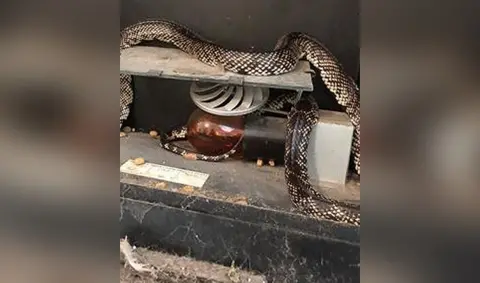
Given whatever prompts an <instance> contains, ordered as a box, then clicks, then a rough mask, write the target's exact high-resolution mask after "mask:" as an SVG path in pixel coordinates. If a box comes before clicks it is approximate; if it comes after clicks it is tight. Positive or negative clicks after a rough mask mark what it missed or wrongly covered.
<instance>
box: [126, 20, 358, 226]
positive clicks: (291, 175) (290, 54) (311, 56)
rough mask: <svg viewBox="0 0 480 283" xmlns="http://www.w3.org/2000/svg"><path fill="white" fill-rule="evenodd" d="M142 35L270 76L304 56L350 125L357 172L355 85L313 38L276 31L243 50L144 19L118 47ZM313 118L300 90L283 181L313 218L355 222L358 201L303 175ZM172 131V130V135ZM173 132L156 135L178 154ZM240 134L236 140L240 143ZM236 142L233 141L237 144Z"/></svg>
mask: <svg viewBox="0 0 480 283" xmlns="http://www.w3.org/2000/svg"><path fill="white" fill-rule="evenodd" d="M148 41H159V42H163V43H169V44H172V45H173V46H175V47H176V48H178V49H180V50H181V51H183V52H185V53H187V54H189V55H191V56H193V57H194V58H196V59H197V60H199V61H201V62H202V63H204V64H206V65H209V66H213V67H220V68H222V69H223V70H225V71H228V72H232V73H236V74H240V75H250V76H275V75H280V74H284V73H288V72H291V71H293V70H294V69H295V67H296V66H297V63H298V62H299V61H300V60H302V59H304V60H307V61H308V62H309V63H310V64H311V65H313V67H314V68H315V69H316V70H318V72H319V74H320V78H321V79H322V81H323V83H324V84H325V86H326V87H327V89H328V90H329V91H330V92H331V93H332V94H333V95H334V97H335V99H336V101H337V102H338V104H339V105H340V106H341V107H343V108H344V111H345V113H346V114H347V115H348V117H349V119H350V121H351V123H352V125H353V126H354V131H353V138H352V147H351V157H352V160H353V163H354V167H355V171H356V172H357V174H358V175H360V90H359V88H358V86H357V84H356V82H355V80H354V79H353V78H352V77H351V76H349V75H348V74H347V73H346V72H345V70H344V69H343V67H342V65H341V64H340V62H339V61H338V60H337V59H336V57H335V56H334V55H333V54H332V53H331V52H330V51H329V50H328V49H327V48H326V47H325V46H324V45H323V44H322V43H321V42H320V41H318V40H317V39H316V38H314V37H313V36H311V35H309V34H307V33H303V32H290V33H287V34H285V35H283V36H281V37H280V38H279V39H278V41H277V43H276V44H275V46H274V48H273V50H271V51H267V52H246V51H241V50H235V49H229V48H225V47H223V46H220V45H218V44H216V43H215V42H213V41H211V40H208V39H206V38H204V37H203V36H201V35H199V34H198V33H197V32H195V31H193V30H192V29H190V28H188V27H187V26H185V25H182V24H180V23H177V22H174V21H171V20H163V19H162V20H148V21H142V22H138V23H136V24H133V25H130V26H127V27H126V28H124V29H123V30H122V31H121V32H120V52H122V50H124V49H127V48H130V47H134V46H136V45H140V44H142V43H144V42H148ZM133 96H134V93H133V88H132V76H131V75H128V74H124V73H121V74H120V127H121V126H122V124H123V122H124V121H125V120H126V119H127V117H128V115H129V113H130V105H131V103H132V102H133ZM317 121H318V105H317V103H316V102H315V100H314V99H313V98H312V96H311V95H307V96H303V97H302V98H301V99H300V100H299V101H298V102H297V103H296V104H295V105H294V106H293V107H292V108H291V110H290V112H289V114H288V116H287V130H286V142H285V155H284V158H285V181H286V183H287V188H288V192H289V195H290V197H291V200H292V203H293V205H294V207H295V208H297V209H298V210H299V211H301V212H303V213H305V214H307V215H309V216H311V217H313V218H317V219H328V220H331V221H334V222H341V223H345V224H350V225H355V226H359V225H360V205H357V204H352V203H348V202H344V201H337V200H334V199H331V198H328V197H327V196H325V195H324V194H322V193H320V192H318V191H316V190H315V189H313V187H312V185H311V183H310V181H309V180H310V179H309V176H308V169H307V168H308V167H307V156H308V155H307V147H308V141H309V137H310V134H311V131H312V129H313V127H314V125H316V123H317ZM177 136H178V135H177ZM174 137H175V135H171V137H170V138H169V136H168V135H165V134H161V135H160V145H161V146H162V147H163V148H166V149H167V150H170V151H172V152H174V153H177V154H180V155H188V152H186V151H184V150H180V149H178V148H177V147H174V146H171V145H170V143H169V142H170V141H171V140H173V138H174ZM240 141H241V139H240V140H239V142H238V143H240ZM237 145H238V144H237ZM235 150H236V146H234V147H233V148H232V149H231V150H230V151H229V152H227V153H225V154H222V155H219V156H207V155H193V157H194V159H201V160H205V161H221V160H224V159H226V158H228V157H229V156H231V155H232V154H233V153H234V152H235Z"/></svg>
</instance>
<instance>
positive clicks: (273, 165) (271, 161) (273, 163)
mask: <svg viewBox="0 0 480 283" xmlns="http://www.w3.org/2000/svg"><path fill="white" fill-rule="evenodd" d="M268 165H270V166H272V167H275V161H274V160H273V159H270V160H269V161H268Z"/></svg>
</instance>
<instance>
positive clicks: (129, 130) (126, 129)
mask: <svg viewBox="0 0 480 283" xmlns="http://www.w3.org/2000/svg"><path fill="white" fill-rule="evenodd" d="M123 131H124V132H125V133H130V132H131V131H132V128H130V127H129V126H125V127H123Z"/></svg>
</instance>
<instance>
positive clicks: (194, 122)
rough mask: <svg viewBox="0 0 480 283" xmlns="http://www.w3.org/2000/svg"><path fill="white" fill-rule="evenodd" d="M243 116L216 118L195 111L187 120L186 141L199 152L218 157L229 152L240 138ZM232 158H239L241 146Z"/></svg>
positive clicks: (200, 111) (198, 110)
mask: <svg viewBox="0 0 480 283" xmlns="http://www.w3.org/2000/svg"><path fill="white" fill-rule="evenodd" d="M243 131H244V118H243V116H229V117H227V116H216V115H212V114H209V113H207V112H204V111H202V110H200V109H197V110H195V111H194V112H193V113H192V114H191V115H190V118H189V119H188V123H187V140H188V142H189V143H190V144H191V145H192V146H193V147H194V148H195V149H196V150H197V151H198V152H199V153H202V154H206V155H220V154H224V153H226V152H228V151H229V150H231V149H232V148H233V147H234V146H235V145H236V144H237V143H238V142H239V140H240V139H241V138H242V136H243ZM237 149H238V151H237V153H236V154H234V155H233V156H232V157H236V158H241V155H242V154H241V149H242V146H241V145H239V146H237Z"/></svg>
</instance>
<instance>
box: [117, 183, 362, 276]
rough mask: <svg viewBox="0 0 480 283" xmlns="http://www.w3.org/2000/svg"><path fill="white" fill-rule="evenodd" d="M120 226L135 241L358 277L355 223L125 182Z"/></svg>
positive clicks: (264, 265) (263, 268)
mask: <svg viewBox="0 0 480 283" xmlns="http://www.w3.org/2000/svg"><path fill="white" fill-rule="evenodd" d="M120 191H121V220H120V227H121V228H120V229H121V230H120V234H121V236H124V235H128V237H129V238H130V239H132V241H133V243H134V244H135V245H138V246H147V247H151V248H154V249H158V250H163V251H168V252H173V253H176V254H180V255H188V256H191V257H194V258H196V259H200V260H206V261H210V262H216V263H220V264H223V265H226V266H229V265H231V263H232V261H235V264H236V266H239V267H241V268H245V269H250V270H256V271H259V272H261V273H263V274H265V275H266V276H267V277H268V278H269V282H359V273H360V272H359V271H360V270H359V266H358V265H359V262H360V258H359V257H360V253H359V250H360V245H359V230H358V229H356V228H353V229H352V228H350V227H346V226H343V225H338V224H335V223H332V222H328V221H317V220H313V219H309V218H306V217H303V216H300V215H297V214H291V213H285V212H281V211H276V210H271V209H265V208H260V207H257V206H254V205H248V206H247V205H241V204H235V203H232V202H228V201H219V200H212V199H209V198H205V197H203V196H198V195H186V194H180V193H176V192H170V191H166V190H155V189H151V188H149V187H145V186H140V185H136V184H125V183H122V184H121V187H120Z"/></svg>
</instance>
